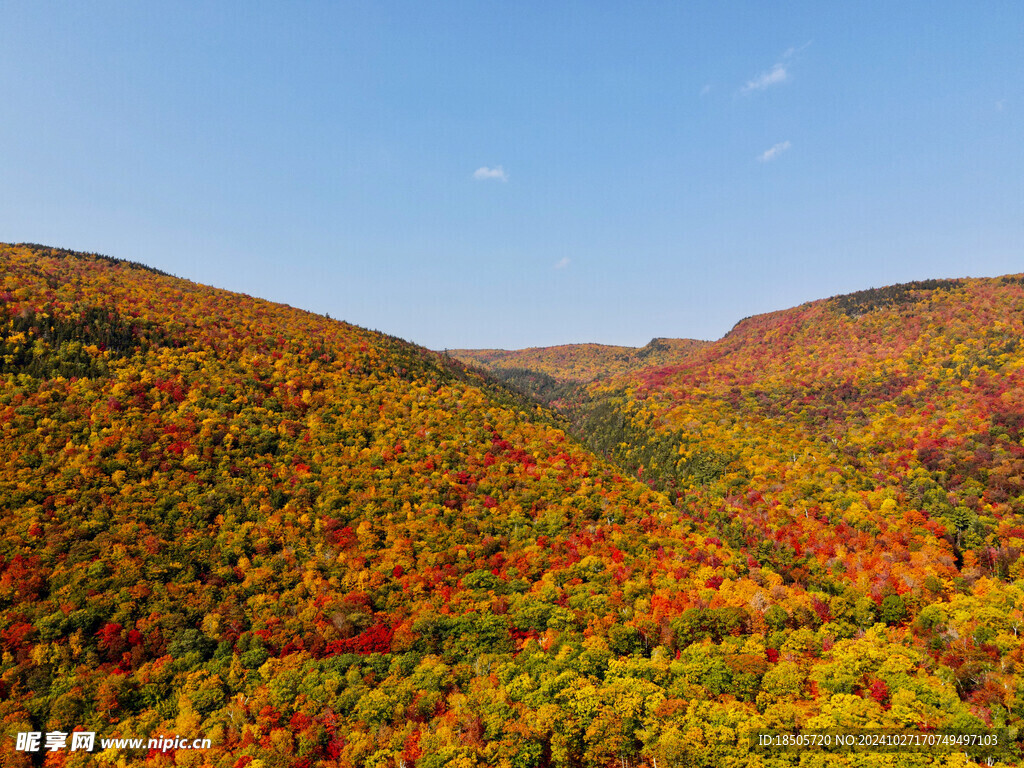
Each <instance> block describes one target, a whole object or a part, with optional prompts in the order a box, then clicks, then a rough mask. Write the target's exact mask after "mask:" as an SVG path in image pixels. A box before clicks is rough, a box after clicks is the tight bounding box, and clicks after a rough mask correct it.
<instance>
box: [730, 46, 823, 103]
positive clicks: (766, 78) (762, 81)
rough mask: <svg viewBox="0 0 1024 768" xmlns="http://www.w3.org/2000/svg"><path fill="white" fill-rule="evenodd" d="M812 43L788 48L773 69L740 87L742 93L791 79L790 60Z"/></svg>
mask: <svg viewBox="0 0 1024 768" xmlns="http://www.w3.org/2000/svg"><path fill="white" fill-rule="evenodd" d="M810 44H811V41H810V40H808V41H807V42H806V43H804V44H803V45H801V46H795V47H793V48H787V49H786V50H785V51H784V52H783V54H782V56H780V57H779V60H778V61H777V62H775V64H774V65H773V66H772V68H771V69H769V70H767V71H765V72H762V73H761V74H760V75H758V76H757V77H755V78H754V79H753V80H748V81H747V83H746V85H744V86H743V87H742V88H740V93H742V94H748V93H753V92H754V91H763V90H764V89H765V88H771V87H772V86H774V85H779V84H780V83H784V82H786V81H787V80H789V62H791V60H792V59H793V58H794V57H796V55H797V54H799V53H801V52H802V51H803V50H804V49H805V48H807V46H809V45H810Z"/></svg>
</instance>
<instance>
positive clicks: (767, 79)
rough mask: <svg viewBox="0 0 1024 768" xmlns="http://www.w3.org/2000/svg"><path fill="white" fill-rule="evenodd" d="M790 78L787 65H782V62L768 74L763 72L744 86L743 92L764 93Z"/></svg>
mask: <svg viewBox="0 0 1024 768" xmlns="http://www.w3.org/2000/svg"><path fill="white" fill-rule="evenodd" d="M788 77H789V73H788V72H787V71H786V67H785V65H784V64H782V62H779V63H778V64H776V65H775V66H774V67H772V68H771V69H769V70H768V71H767V72H762V73H761V74H760V75H758V76H757V77H755V78H754V79H753V80H750V81H749V82H748V83H747V84H746V85H744V86H743V89H742V92H743V93H752V92H753V91H763V90H764V89H765V88H770V87H771V86H773V85H778V84H779V83H784V82H786V80H787V78H788Z"/></svg>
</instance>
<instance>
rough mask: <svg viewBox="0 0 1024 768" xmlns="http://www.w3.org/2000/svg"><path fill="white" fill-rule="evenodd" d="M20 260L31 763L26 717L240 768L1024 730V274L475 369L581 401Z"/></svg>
mask: <svg viewBox="0 0 1024 768" xmlns="http://www.w3.org/2000/svg"><path fill="white" fill-rule="evenodd" d="M0 265H2V284H0V379H2V381H3V388H2V390H0V452H2V453H0V456H2V460H0V510H2V512H0V515H2V517H0V520H2V524H3V525H2V530H0V612H2V620H0V646H2V649H3V656H2V659H0V716H2V720H3V722H4V729H5V732H4V734H3V739H2V742H0V762H2V763H3V764H4V765H10V766H22V765H26V766H27V765H30V764H38V762H39V761H36V762H35V763H33V760H32V757H31V756H30V755H28V754H25V753H19V752H16V751H15V750H14V747H13V745H14V743H15V740H14V738H13V734H15V733H17V732H24V731H39V732H46V731H51V730H63V731H70V730H71V729H74V728H79V729H85V730H93V731H96V732H97V733H99V734H101V735H115V734H117V735H145V736H149V735H156V734H168V733H173V734H179V735H183V736H188V737H192V736H202V737H208V738H210V739H211V740H212V742H213V745H214V746H213V748H212V749H210V750H209V751H206V752H202V753H200V752H193V753H185V752H179V753H178V755H176V756H174V759H175V760H176V761H179V762H183V763H185V764H190V765H200V766H236V767H237V768H243V767H244V766H245V765H252V766H264V767H268V768H269V766H293V765H294V766H303V767H304V768H312V767H313V766H325V767H328V766H329V767H332V768H333V767H335V766H352V765H388V766H390V765H394V766H398V765H406V766H410V765H417V766H442V765H461V766H473V765H498V766H509V767H511V766H580V765H585V766H595V767H597V766H605V765H609V764H612V763H614V764H617V765H624V764H628V765H631V766H634V768H636V767H637V766H641V765H643V766H648V765H649V766H652V768H653V765H654V762H655V761H657V763H658V764H659V765H665V764H693V765H720V764H723V763H726V762H729V761H732V762H733V763H734V764H743V763H745V762H746V761H748V760H751V761H753V762H755V763H756V764H764V765H773V764H788V763H787V762H786V761H787V760H788V758H787V757H785V756H781V757H780V756H777V755H776V756H774V757H771V756H769V757H765V756H760V757H759V756H754V755H753V754H752V751H751V744H750V742H749V734H750V733H751V732H752V731H753V730H756V729H758V728H774V729H782V730H785V729H793V728H797V727H802V726H805V725H806V726H811V727H814V728H831V727H837V726H845V727H891V728H912V727H929V728H931V727H958V728H973V729H982V728H988V727H1001V726H1007V727H1010V728H1011V729H1014V730H1013V731H1012V732H1013V733H1014V734H1016V729H1017V727H1018V726H1019V725H1020V721H1021V717H1022V716H1024V707H1022V705H1021V704H1020V701H1024V699H1022V698H1020V697H1021V696H1022V695H1024V690H1022V689H1020V684H1019V682H1018V679H1017V674H1016V668H1017V664H1019V663H1021V660H1022V658H1024V648H1022V644H1021V641H1020V640H1019V639H1018V629H1020V628H1021V626H1024V614H1022V606H1024V586H1022V585H1024V582H1020V581H1018V580H1017V579H1019V577H1020V576H1021V573H1020V571H1021V565H1020V559H1019V557H1020V553H1021V551H1022V549H1024V534H1022V533H1021V532H1022V531H1024V525H1021V523H1020V515H1021V514H1022V513H1024V508H1022V492H1024V491H1022V487H1021V486H1022V482H1024V481H1022V480H1021V475H1022V474H1024V463H1022V462H1024V447H1022V446H1021V437H1022V434H1021V430H1022V429H1024V415H1022V406H1024V403H1022V401H1021V396H1020V392H1021V391H1024V387H1021V384H1022V382H1021V376H1022V375H1024V374H1022V369H1024V358H1022V353H1021V351H1020V349H1019V347H1018V342H1019V339H1020V337H1021V334H1022V331H1024V311H1022V310H1024V293H1022V286H1021V280H1020V279H1019V278H1016V277H1009V278H1002V279H997V280H989V281H981V280H979V281H966V280H965V281H958V282H956V283H955V284H946V283H942V284H935V285H933V284H931V283H922V284H916V285H915V286H913V287H896V288H895V289H885V290H881V291H877V292H865V293H864V294H863V295H860V294H854V295H852V296H851V297H839V298H835V299H831V300H824V301H821V302H812V303H810V304H807V305H803V306H801V307H798V308H795V309H793V310H787V311H784V312H779V313H773V314H771V315H765V316H760V317H755V318H749V319H747V320H744V321H742V322H741V323H739V324H738V325H737V327H736V328H734V329H733V331H732V332H731V333H730V334H728V335H727V336H726V337H725V338H724V339H722V340H719V341H718V342H714V343H711V344H706V343H700V342H690V341H686V340H655V341H654V342H652V343H651V344H649V345H648V346H647V347H644V348H642V350H633V351H632V352H630V351H629V350H628V349H626V348H605V347H598V346H594V347H587V348H586V349H584V350H583V351H584V354H583V355H577V354H575V352H574V351H573V350H566V349H562V350H559V351H556V352H545V351H544V350H531V351H529V352H528V353H524V354H522V355H518V356H517V355H515V354H505V355H501V354H498V353H488V354H489V355H490V359H489V360H488V359H486V358H487V355H480V356H474V355H470V354H462V353H460V354H459V356H460V357H461V358H463V359H468V360H471V361H472V362H474V363H475V364H481V363H487V364H489V365H491V366H493V368H494V371H493V373H494V376H495V377H497V376H500V375H501V370H499V369H500V368H502V366H503V365H505V364H506V363H507V364H508V365H507V366H506V368H507V369H508V370H515V369H519V370H523V369H524V368H525V369H526V370H531V369H529V368H528V367H526V366H527V365H537V366H538V369H537V371H536V373H537V374H538V375H545V376H550V377H552V379H553V380H555V381H556V383H557V384H558V385H559V386H564V387H566V388H567V389H565V391H564V392H563V393H562V394H563V395H567V397H566V398H563V400H562V401H560V407H561V408H562V412H561V413H557V412H555V411H553V410H551V409H549V408H547V407H546V406H545V405H544V404H543V403H539V402H534V401H530V400H528V399H527V398H526V397H525V396H524V395H523V394H521V393H517V392H514V391H512V390H510V389H508V388H506V387H504V386H503V385H501V384H500V383H499V382H498V381H496V379H495V378H492V377H491V376H490V375H489V374H485V373H482V372H481V371H479V370H477V369H475V368H472V367H470V368H467V367H466V366H465V365H463V364H461V363H460V362H457V361H456V360H454V359H452V357H449V356H445V355H438V354H435V353H431V352H429V351H428V350H425V349H422V348H420V347H417V346H415V345H414V344H410V343H408V342H405V341H402V340H399V339H395V338H392V337H388V336H385V335H382V334H379V333H374V332H370V331H367V330H365V329H362V328H359V327H358V326H355V325H351V324H348V323H343V322H339V321H335V320H331V319H329V318H326V317H323V316H320V315H316V314H312V313H309V312H305V311H302V310H299V309H295V308H292V307H287V306H283V305H279V304H273V303H270V302H266V301H262V300H259V299H254V298H252V297H248V296H243V295H240V294H236V293H231V292H228V291H222V290H217V289H213V288H209V287H206V286H202V285H198V284H195V283H191V282H189V281H186V280H181V279H178V278H174V277H171V276H169V275H165V274H162V273H159V272H158V271H155V270H149V269H146V268H142V267H141V265H135V264H132V263H130V262H122V261H119V260H115V259H109V258H106V257H100V256H96V255H95V254H82V253H74V252H70V251H63V250H59V249H51V248H47V247H44V246H35V245H21V246H0ZM643 350H648V352H647V353H646V354H645V355H643V356H641V353H642V352H643ZM588 360H589V361H591V362H587V361H588ZM601 361H609V362H608V365H607V367H604V366H605V363H604V362H601ZM645 361H646V362H645ZM540 366H547V368H546V369H545V370H541V368H540ZM569 394H571V398H570V397H568V395H569ZM553 402H554V401H553ZM556 404H559V403H556ZM565 425H568V426H570V427H571V429H570V432H571V434H570V433H567V432H566V431H565V430H564V429H563V428H562V427H563V426H565ZM574 435H575V436H574ZM1014 749H1015V747H1014ZM61 757H63V756H61ZM129 757H130V758H131V759H132V760H133V761H134V762H133V764H143V765H152V766H158V765H165V764H167V759H166V758H165V757H162V756H161V755H159V754H157V753H149V754H147V753H146V752H145V751H144V750H143V751H142V752H139V753H137V754H132V755H129ZM90 759H92V758H91V757H89V756H87V755H84V754H78V755H73V754H70V753H68V754H67V759H66V761H65V760H57V761H56V762H54V761H53V759H51V758H48V762H47V763H46V764H47V765H49V764H51V763H53V764H54V765H57V764H65V765H68V766H78V765H86V764H88V762H87V761H88V760H90ZM911 759H912V758H911ZM948 759H949V760H950V761H953V762H955V759H958V758H955V757H954V756H950V757H949V758H948ZM1007 759H1009V760H1011V761H1012V760H1015V758H1014V757H1012V756H1011V757H1008V758H1007ZM945 761H946V758H945V757H939V758H935V763H938V764H941V763H944V762H945ZM832 764H847V758H844V757H837V758H835V759H834V762H833V763H832ZM904 764H907V763H904ZM920 764H932V760H931V758H926V757H925V758H921V760H920Z"/></svg>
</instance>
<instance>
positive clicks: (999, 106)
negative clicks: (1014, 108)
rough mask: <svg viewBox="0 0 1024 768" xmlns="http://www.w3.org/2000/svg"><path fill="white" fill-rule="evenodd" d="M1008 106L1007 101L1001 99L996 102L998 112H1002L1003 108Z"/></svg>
mask: <svg viewBox="0 0 1024 768" xmlns="http://www.w3.org/2000/svg"><path fill="white" fill-rule="evenodd" d="M1005 106H1006V99H1000V100H999V101H997V102H996V112H1002V111H1003V107H1005Z"/></svg>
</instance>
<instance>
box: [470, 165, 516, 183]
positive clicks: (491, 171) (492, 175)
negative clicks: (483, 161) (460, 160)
mask: <svg viewBox="0 0 1024 768" xmlns="http://www.w3.org/2000/svg"><path fill="white" fill-rule="evenodd" d="M473 178H474V179H476V180H477V181H489V180H494V181H508V174H507V173H505V169H504V168H502V167H501V166H500V165H496V166H494V167H493V168H488V167H487V166H486V165H483V166H481V167H479V168H477V169H476V170H475V171H473Z"/></svg>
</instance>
